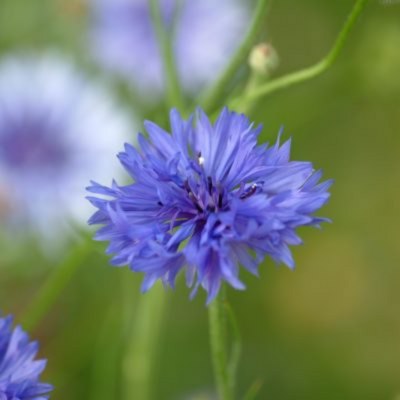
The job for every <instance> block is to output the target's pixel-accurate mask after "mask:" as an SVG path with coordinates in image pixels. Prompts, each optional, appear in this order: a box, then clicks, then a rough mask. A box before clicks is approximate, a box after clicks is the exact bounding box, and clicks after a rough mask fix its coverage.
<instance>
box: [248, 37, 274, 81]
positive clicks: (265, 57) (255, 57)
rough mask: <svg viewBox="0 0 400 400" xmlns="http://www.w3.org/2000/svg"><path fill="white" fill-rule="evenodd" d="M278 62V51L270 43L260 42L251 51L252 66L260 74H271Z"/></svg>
mask: <svg viewBox="0 0 400 400" xmlns="http://www.w3.org/2000/svg"><path fill="white" fill-rule="evenodd" d="M278 64H279V58H278V53H277V52H276V50H275V49H274V48H273V47H272V45H271V44H270V43H259V44H257V45H256V46H254V47H253V49H252V50H251V52H250V55H249V65H250V68H251V69H252V70H253V71H254V72H256V73H258V74H261V75H270V74H271V72H272V71H274V70H275V69H276V68H277V66H278Z"/></svg>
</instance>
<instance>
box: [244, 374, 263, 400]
mask: <svg viewBox="0 0 400 400" xmlns="http://www.w3.org/2000/svg"><path fill="white" fill-rule="evenodd" d="M263 384H264V382H263V381H262V380H261V379H257V380H256V381H255V382H253V384H252V385H251V386H250V388H249V390H248V391H247V392H246V394H245V395H244V397H243V400H255V399H256V398H257V395H258V394H259V392H260V390H261V388H262V386H263Z"/></svg>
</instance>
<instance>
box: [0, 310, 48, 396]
mask: <svg viewBox="0 0 400 400" xmlns="http://www.w3.org/2000/svg"><path fill="white" fill-rule="evenodd" d="M12 324H13V320H12V317H11V316H9V317H6V318H0V400H46V399H48V398H49V395H48V393H49V392H50V391H51V390H53V387H52V386H51V385H48V384H46V383H40V382H39V377H40V374H41V373H42V371H43V370H44V368H45V366H46V361H45V360H34V358H35V356H36V354H37V352H38V348H39V346H38V343H37V342H30V341H29V337H28V335H27V334H26V333H25V332H24V331H23V330H22V328H21V327H19V326H17V327H16V328H14V329H12Z"/></svg>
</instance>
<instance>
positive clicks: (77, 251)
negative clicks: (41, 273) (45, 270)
mask: <svg viewBox="0 0 400 400" xmlns="http://www.w3.org/2000/svg"><path fill="white" fill-rule="evenodd" d="M90 243H91V242H88V241H86V240H85V241H84V242H83V243H81V244H79V245H77V246H76V247H75V248H73V249H72V250H70V252H69V253H68V255H67V256H66V258H65V259H64V261H63V262H62V263H61V264H60V265H58V266H55V267H54V271H52V274H51V275H50V276H49V278H48V279H47V280H46V282H45V283H44V284H43V286H42V288H41V289H40V290H39V292H38V294H37V295H36V297H35V298H34V299H33V301H32V302H31V303H30V304H29V306H28V307H27V309H26V310H25V316H24V317H23V326H24V327H25V329H26V330H28V331H32V330H34V329H35V328H36V326H37V324H38V323H39V322H40V321H41V320H42V319H43V317H44V316H45V315H46V314H47V312H48V311H49V310H50V309H51V307H52V306H53V305H54V303H55V301H56V300H57V298H58V297H59V295H60V293H61V292H62V291H63V290H64V289H65V287H66V286H67V285H68V283H69V282H70V281H71V279H72V277H73V276H74V274H75V272H76V271H77V269H78V267H79V266H81V265H82V262H83V261H84V259H85V258H86V256H87V255H88V254H89V252H90V251H91V246H90V245H89V244H90Z"/></svg>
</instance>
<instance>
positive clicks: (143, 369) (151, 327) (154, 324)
mask: <svg viewBox="0 0 400 400" xmlns="http://www.w3.org/2000/svg"><path fill="white" fill-rule="evenodd" d="M165 304H166V296H165V292H164V288H163V287H162V286H161V285H155V286H154V287H153V288H152V289H151V290H150V291H149V292H148V293H147V294H146V295H145V296H143V297H141V298H140V301H139V303H138V307H137V309H136V311H135V317H134V319H133V325H132V328H131V332H130V336H129V343H128V348H127V352H126V355H125V357H124V360H123V375H124V398H125V399H126V400H131V399H140V400H150V399H151V398H153V397H152V393H151V389H152V387H153V378H154V365H155V363H154V361H155V358H156V357H155V356H156V353H157V344H158V342H159V338H160V335H161V325H162V322H163V316H164V309H165Z"/></svg>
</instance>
